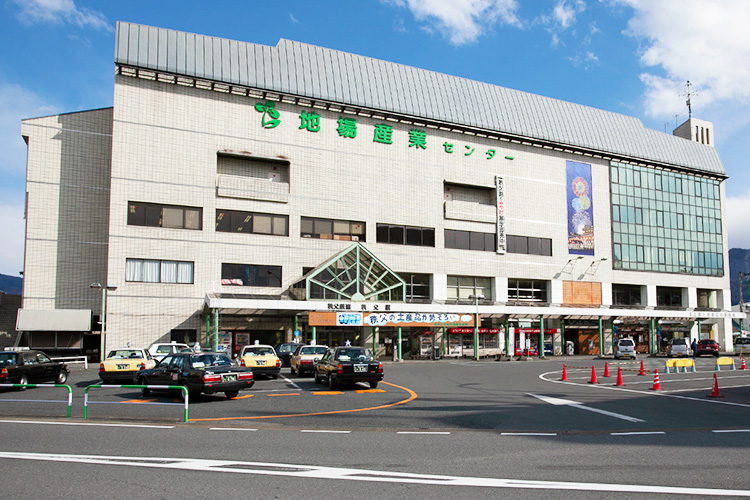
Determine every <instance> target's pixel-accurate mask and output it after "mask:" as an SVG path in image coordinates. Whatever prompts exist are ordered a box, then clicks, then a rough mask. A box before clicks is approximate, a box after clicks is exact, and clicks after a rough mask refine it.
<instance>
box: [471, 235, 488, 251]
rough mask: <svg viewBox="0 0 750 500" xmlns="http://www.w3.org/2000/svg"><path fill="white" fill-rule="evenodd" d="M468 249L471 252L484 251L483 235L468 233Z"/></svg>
mask: <svg viewBox="0 0 750 500" xmlns="http://www.w3.org/2000/svg"><path fill="white" fill-rule="evenodd" d="M469 248H470V249H471V250H484V249H485V248H484V234H482V233H475V232H470V233H469Z"/></svg>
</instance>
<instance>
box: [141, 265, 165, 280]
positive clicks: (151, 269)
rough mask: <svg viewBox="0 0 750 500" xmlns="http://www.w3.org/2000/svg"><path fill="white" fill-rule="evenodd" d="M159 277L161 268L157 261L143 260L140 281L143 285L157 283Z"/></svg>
mask: <svg viewBox="0 0 750 500" xmlns="http://www.w3.org/2000/svg"><path fill="white" fill-rule="evenodd" d="M160 275H161V266H160V263H159V261H158V260H144V261H143V274H142V276H141V278H142V279H141V281H143V282H144V283H158V282H159V278H160Z"/></svg>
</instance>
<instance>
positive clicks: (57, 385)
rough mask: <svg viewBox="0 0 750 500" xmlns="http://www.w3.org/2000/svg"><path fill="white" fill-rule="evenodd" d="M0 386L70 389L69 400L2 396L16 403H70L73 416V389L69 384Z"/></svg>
mask: <svg viewBox="0 0 750 500" xmlns="http://www.w3.org/2000/svg"><path fill="white" fill-rule="evenodd" d="M0 387H14V388H16V389H21V388H23V389H26V388H27V387H31V388H34V387H65V388H66V389H68V400H67V401H65V400H62V399H5V398H0V402H2V401H13V402H16V403H66V402H67V403H68V418H70V417H71V410H72V408H73V389H72V388H71V387H70V386H69V385H67V384H0Z"/></svg>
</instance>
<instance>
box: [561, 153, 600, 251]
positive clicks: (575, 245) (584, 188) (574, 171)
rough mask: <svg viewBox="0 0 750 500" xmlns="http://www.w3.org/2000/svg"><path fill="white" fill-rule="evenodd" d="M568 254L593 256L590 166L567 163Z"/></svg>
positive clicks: (592, 203)
mask: <svg viewBox="0 0 750 500" xmlns="http://www.w3.org/2000/svg"><path fill="white" fill-rule="evenodd" d="M565 163H566V167H567V184H566V185H567V195H566V199H567V201H568V253H571V254H577V255H594V200H593V192H592V191H593V190H592V189H591V165H589V164H588V163H578V162H575V161H567V162H565Z"/></svg>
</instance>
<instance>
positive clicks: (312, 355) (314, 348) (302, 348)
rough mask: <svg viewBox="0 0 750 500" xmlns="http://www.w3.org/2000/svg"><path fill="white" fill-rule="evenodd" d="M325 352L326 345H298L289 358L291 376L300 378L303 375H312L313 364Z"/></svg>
mask: <svg viewBox="0 0 750 500" xmlns="http://www.w3.org/2000/svg"><path fill="white" fill-rule="evenodd" d="M327 350H328V346H326V345H302V344H300V345H299V346H298V347H297V349H296V350H295V351H294V354H292V356H291V357H290V358H289V366H291V367H292V368H291V369H292V375H294V374H295V373H296V374H297V376H298V377H301V376H302V375H304V374H305V373H310V374H312V373H313V372H314V371H315V362H316V361H318V360H319V359H320V358H322V357H323V354H325V353H326V351H327Z"/></svg>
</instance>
